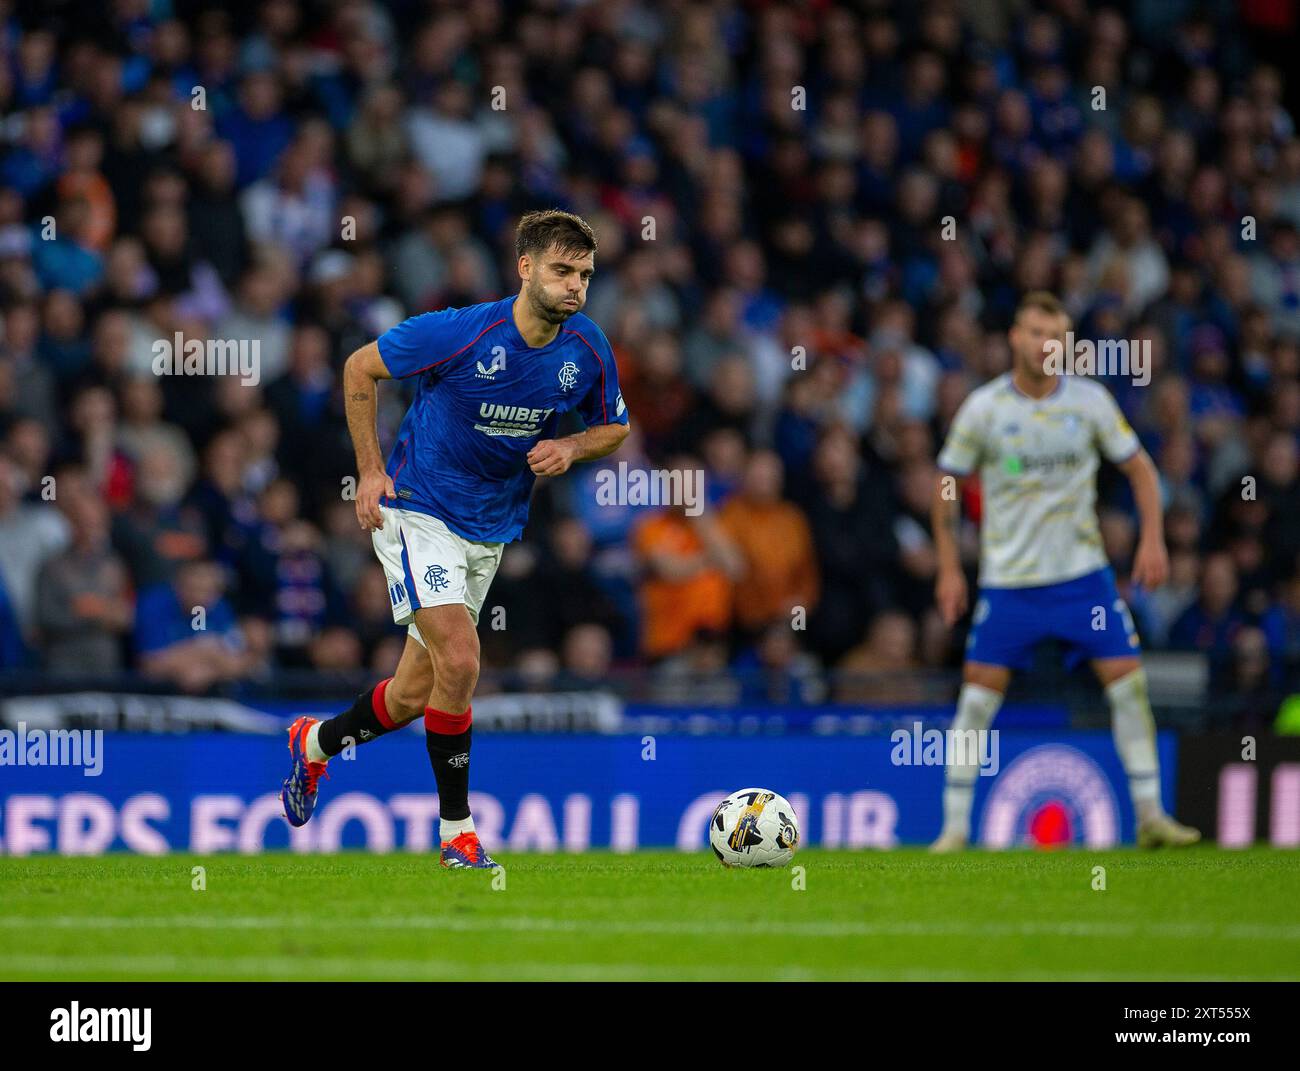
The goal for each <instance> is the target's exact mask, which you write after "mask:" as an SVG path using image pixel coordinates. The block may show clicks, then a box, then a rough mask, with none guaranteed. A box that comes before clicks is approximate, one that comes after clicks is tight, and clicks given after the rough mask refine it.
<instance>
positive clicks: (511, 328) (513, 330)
mask: <svg viewBox="0 0 1300 1071" xmlns="http://www.w3.org/2000/svg"><path fill="white" fill-rule="evenodd" d="M518 300H519V295H518V294H516V295H515V296H514V297H512V298H511V299H510V302H509V304H508V305H507V306H506V323H505V328H506V336H507V337H508V338H509V339H510V341H511V343H512V344H513V345H514V346H515V347H517V348H518V349H521V350H525V351H526V352H528V353H546V352H548V351H549V350H551V349H552V348H553V347H555V346H558V345H559V344H560V343H561V342H562V341H563V340H564V324H560V329H559V330H558V331H557V332H556V333H555V337H554V338H553V339H551V341H550V342H548V343H547V344H546V345H545V346H530V345H529V344H528V342H527V340H526V339H525V338H524V336H523V335H521V334H520V333H519V327H518V325H517V324H516V323H515V302H516V301H518ZM565 322H566V323H567V322H568V321H565Z"/></svg>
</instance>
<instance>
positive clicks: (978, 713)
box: [930, 661, 1011, 852]
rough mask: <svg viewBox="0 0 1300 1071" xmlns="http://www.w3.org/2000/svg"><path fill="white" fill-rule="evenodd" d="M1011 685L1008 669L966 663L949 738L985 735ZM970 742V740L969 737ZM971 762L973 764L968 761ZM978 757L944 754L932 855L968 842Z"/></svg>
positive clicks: (953, 849)
mask: <svg viewBox="0 0 1300 1071" xmlns="http://www.w3.org/2000/svg"><path fill="white" fill-rule="evenodd" d="M1010 682H1011V670H1010V668H1008V667H1007V666H998V665H992V664H990V663H987V662H974V661H967V663H966V664H965V666H964V667H963V668H962V685H961V692H960V694H959V695H958V696H957V715H956V717H954V718H953V720H952V732H953V735H951V736H949V738H948V739H950V740H952V739H958V740H960V739H967V737H966V736H965V734H966V733H969V732H977V733H979V732H985V731H987V730H988V728H989V726H990V725H992V724H993V718H994V717H995V716H996V715H997V712H998V708H999V707H1000V706H1002V697H1003V696H1004V695H1006V692H1007V685H1008V684H1010ZM972 739H973V738H972ZM969 759H974V761H967V760H969ZM979 774H980V769H979V765H978V758H977V757H976V756H972V755H970V754H967V753H966V752H965V751H964V750H963V749H961V748H957V749H955V754H952V753H950V754H948V755H947V762H946V763H945V765H944V785H943V830H942V832H940V834H939V837H938V839H937V840H935V842H934V843H933V844H931V845H930V851H932V852H959V851H961V850H962V849H963V848H965V847H966V843H967V841H968V840H969V839H970V813H971V805H972V803H973V802H974V799H975V782H976V780H977V779H978V778H979Z"/></svg>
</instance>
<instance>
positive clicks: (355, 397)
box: [352, 390, 370, 402]
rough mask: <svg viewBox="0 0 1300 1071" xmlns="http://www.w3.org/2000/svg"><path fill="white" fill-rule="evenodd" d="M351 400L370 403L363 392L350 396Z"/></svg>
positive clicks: (367, 395)
mask: <svg viewBox="0 0 1300 1071" xmlns="http://www.w3.org/2000/svg"><path fill="white" fill-rule="evenodd" d="M352 400H353V401H354V402H368V401H370V395H369V394H367V393H366V392H365V391H362V390H359V391H357V392H356V394H354V395H352Z"/></svg>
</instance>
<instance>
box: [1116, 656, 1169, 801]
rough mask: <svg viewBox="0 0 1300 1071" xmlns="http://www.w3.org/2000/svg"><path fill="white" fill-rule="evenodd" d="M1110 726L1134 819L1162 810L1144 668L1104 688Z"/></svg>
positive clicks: (1154, 723)
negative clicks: (1135, 815) (1126, 777)
mask: <svg viewBox="0 0 1300 1071" xmlns="http://www.w3.org/2000/svg"><path fill="white" fill-rule="evenodd" d="M1106 699H1107V700H1108V701H1109V702H1110V728H1111V735H1112V736H1113V737H1114V738H1115V750H1116V751H1118V752H1119V759H1120V762H1122V763H1123V764H1124V772H1125V773H1126V774H1128V790H1129V795H1130V796H1132V797H1133V807H1134V809H1135V810H1136V811H1137V816H1138V821H1143V820H1145V819H1147V818H1154V817H1156V816H1157V815H1160V814H1163V813H1164V808H1163V807H1161V805H1160V759H1159V756H1158V755H1157V754H1156V721H1155V718H1153V717H1152V716H1151V701H1150V700H1149V699H1148V698H1147V675H1146V670H1144V669H1142V668H1141V667H1140V666H1139V667H1138V668H1137V669H1135V670H1134V671H1133V672H1132V673H1130V674H1128V675H1127V676H1125V677H1121V678H1120V679H1119V680H1117V681H1112V682H1111V683H1110V684H1109V685H1108V686H1107V687H1106Z"/></svg>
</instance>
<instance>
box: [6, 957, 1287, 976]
mask: <svg viewBox="0 0 1300 1071" xmlns="http://www.w3.org/2000/svg"><path fill="white" fill-rule="evenodd" d="M24 973H25V974H51V975H59V976H66V975H68V974H77V975H89V974H113V975H144V976H146V977H149V978H155V977H158V976H160V975H168V974H183V975H189V976H197V977H215V976H230V977H235V976H238V977H264V978H284V977H289V976H292V977H309V978H322V977H338V978H345V979H353V980H359V979H362V978H375V979H383V980H393V979H394V978H403V979H407V980H422V979H431V980H436V979H464V978H480V979H489V980H502V981H511V980H527V979H531V978H535V979H538V980H541V981H560V982H562V981H612V982H616V981H656V980H658V981H690V980H699V981H709V980H728V979H742V978H743V979H746V980H750V981H753V980H754V979H756V978H770V979H771V980H773V981H783V982H803V981H815V980H831V979H839V980H857V981H904V982H908V981H989V980H994V979H995V980H998V981H1040V982H1041V981H1083V982H1090V981H1141V980H1158V981H1207V982H1209V981H1214V982H1231V981H1249V980H1257V979H1262V978H1279V979H1280V978H1283V977H1288V976H1283V975H1277V976H1274V975H1226V974H1217V975H1204V974H1159V973H1151V972H1136V971H1100V972H1098V971H1092V972H1077V971H1075V972H1050V971H1013V972H1008V973H1001V972H985V973H980V972H976V971H963V970H950V969H943V968H937V969H934V970H927V969H925V968H916V967H909V968H905V969H902V970H898V971H888V970H862V969H859V968H854V967H821V968H809V967H807V966H804V965H797V964H785V965H772V966H765V965H756V964H745V965H738V966H735V967H730V968H728V967H727V966H703V965H681V966H654V965H650V964H645V963H537V962H528V963H518V962H516V963H508V962H502V961H500V960H497V961H494V962H492V963H485V964H475V965H473V966H471V965H468V964H466V963H465V961H464V960H419V959H308V958H302V959H291V958H288V957H284V956H278V957H242V956H241V957H231V958H228V959H182V958H180V957H178V956H156V955H125V956H122V955H118V956H50V955H23V956H11V957H8V958H6V959H5V960H3V961H0V976H11V975H14V974H24Z"/></svg>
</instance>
